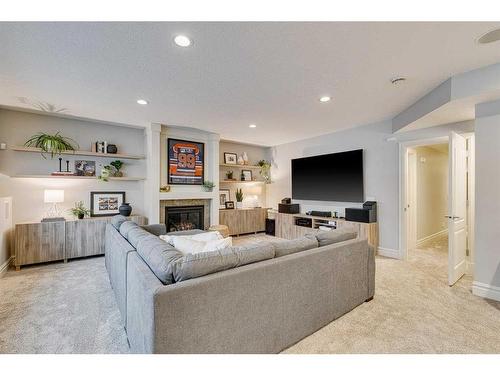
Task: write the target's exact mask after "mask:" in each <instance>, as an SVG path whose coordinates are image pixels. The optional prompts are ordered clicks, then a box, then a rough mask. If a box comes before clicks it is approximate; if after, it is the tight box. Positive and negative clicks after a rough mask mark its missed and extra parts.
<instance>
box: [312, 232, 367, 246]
mask: <svg viewBox="0 0 500 375" xmlns="http://www.w3.org/2000/svg"><path fill="white" fill-rule="evenodd" d="M315 235H316V239H317V240H318V243H319V246H320V247H321V246H326V245H331V244H333V243H337V242H343V241H347V240H352V239H354V238H356V237H357V236H358V234H357V233H356V232H352V231H348V230H345V229H334V230H330V231H322V230H320V231H318V232H316V234H315Z"/></svg>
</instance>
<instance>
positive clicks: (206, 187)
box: [202, 181, 215, 191]
mask: <svg viewBox="0 0 500 375" xmlns="http://www.w3.org/2000/svg"><path fill="white" fill-rule="evenodd" d="M202 186H203V190H205V191H213V190H214V187H215V184H214V183H213V182H212V181H204V182H203V185H202Z"/></svg>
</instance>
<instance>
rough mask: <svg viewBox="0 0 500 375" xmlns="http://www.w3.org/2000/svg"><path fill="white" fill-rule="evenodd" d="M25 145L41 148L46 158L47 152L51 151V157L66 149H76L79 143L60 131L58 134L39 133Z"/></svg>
mask: <svg viewBox="0 0 500 375" xmlns="http://www.w3.org/2000/svg"><path fill="white" fill-rule="evenodd" d="M24 145H25V146H26V147H37V148H39V149H41V154H42V156H43V157H44V158H45V153H50V157H51V158H54V155H56V154H59V155H60V154H61V153H62V152H65V151H75V150H76V149H78V144H77V143H76V142H75V141H74V140H73V139H71V138H68V137H63V136H62V135H61V134H59V132H57V133H56V134H53V135H51V134H46V133H37V134H35V135H34V136H32V137H31V138H30V139H28V140H27V141H26V142H25V143H24Z"/></svg>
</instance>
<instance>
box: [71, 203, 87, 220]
mask: <svg viewBox="0 0 500 375" xmlns="http://www.w3.org/2000/svg"><path fill="white" fill-rule="evenodd" d="M70 212H71V213H72V214H73V216H75V217H77V218H78V219H80V220H81V219H83V218H84V217H85V216H89V215H90V210H88V209H87V208H85V205H84V204H83V201H79V202H76V203H75V207H73V208H72V209H70Z"/></svg>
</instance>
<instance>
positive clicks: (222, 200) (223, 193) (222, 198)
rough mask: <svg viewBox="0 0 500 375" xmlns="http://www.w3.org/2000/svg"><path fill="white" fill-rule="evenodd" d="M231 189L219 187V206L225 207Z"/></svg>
mask: <svg viewBox="0 0 500 375" xmlns="http://www.w3.org/2000/svg"><path fill="white" fill-rule="evenodd" d="M230 197H231V191H230V190H229V189H219V206H220V208H226V202H229V201H230V200H231V198H230Z"/></svg>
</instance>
